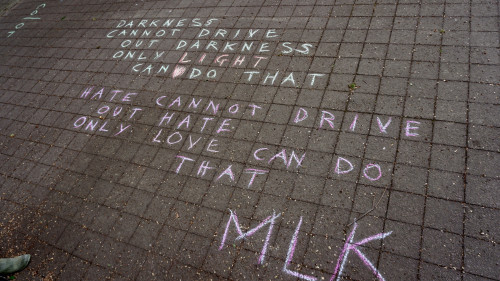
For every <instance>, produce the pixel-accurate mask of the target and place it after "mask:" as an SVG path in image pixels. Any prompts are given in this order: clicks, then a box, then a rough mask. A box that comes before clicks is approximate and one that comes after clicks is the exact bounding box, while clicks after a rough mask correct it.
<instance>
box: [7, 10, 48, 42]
mask: <svg viewBox="0 0 500 281" xmlns="http://www.w3.org/2000/svg"><path fill="white" fill-rule="evenodd" d="M45 6H46V4H45V3H43V4H40V5H38V6H37V7H36V8H35V10H33V11H32V12H31V13H30V16H28V17H24V18H23V20H39V19H40V18H39V17H36V15H37V14H38V10H39V9H43V8H45ZM23 27H24V22H20V23H18V24H16V26H14V28H15V30H11V31H8V32H7V33H8V35H7V37H11V36H12V35H13V34H14V33H16V31H17V30H19V29H21V28H23Z"/></svg>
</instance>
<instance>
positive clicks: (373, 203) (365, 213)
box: [347, 187, 387, 226]
mask: <svg viewBox="0 0 500 281" xmlns="http://www.w3.org/2000/svg"><path fill="white" fill-rule="evenodd" d="M386 191H387V187H386V188H384V192H382V195H380V198H379V199H378V201H377V204H375V197H373V202H372V207H371V209H369V210H368V211H366V212H364V213H363V214H362V215H361V216H360V217H359V219H356V218H355V219H354V221H353V222H351V223H350V224H348V225H347V226H351V225H352V224H353V223H355V222H357V221H359V220H361V219H362V218H364V217H365V216H366V215H368V214H369V213H371V212H372V211H373V210H375V209H376V208H377V207H378V205H379V204H380V201H382V198H383V197H384V195H385V192H386Z"/></svg>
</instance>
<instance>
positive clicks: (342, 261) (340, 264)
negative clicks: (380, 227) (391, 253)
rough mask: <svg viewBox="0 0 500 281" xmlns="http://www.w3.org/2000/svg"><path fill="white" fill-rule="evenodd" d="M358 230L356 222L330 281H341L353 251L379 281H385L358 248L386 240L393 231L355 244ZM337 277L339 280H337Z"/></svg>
mask: <svg viewBox="0 0 500 281" xmlns="http://www.w3.org/2000/svg"><path fill="white" fill-rule="evenodd" d="M357 228H358V224H357V223H356V222H355V223H354V226H353V228H352V231H351V233H350V234H349V237H347V239H346V241H345V244H344V248H343V249H342V252H341V253H340V256H339V258H338V260H337V265H336V266H335V271H334V273H333V275H332V278H330V281H333V280H337V281H338V280H340V277H341V275H342V272H343V271H344V265H345V263H346V261H347V258H348V256H349V253H350V252H351V251H354V252H355V253H356V254H357V255H358V256H359V258H360V259H361V260H362V261H363V263H364V264H365V265H366V266H367V267H368V268H370V270H371V271H372V272H373V274H374V275H375V276H376V277H377V278H378V279H379V280H382V281H384V280H385V279H384V277H382V274H380V272H379V271H378V270H377V268H376V267H375V266H374V265H373V263H371V262H370V261H369V260H368V258H367V257H366V256H365V255H364V254H363V253H362V252H361V250H359V249H358V246H362V245H364V244H366V243H368V242H370V241H373V240H380V239H384V238H385V237H387V236H389V235H391V233H392V231H390V232H386V233H379V234H376V235H373V236H370V237H368V238H365V239H363V240H361V241H359V242H353V240H354V234H355V233H356V229H357ZM335 277H336V278H337V279H335Z"/></svg>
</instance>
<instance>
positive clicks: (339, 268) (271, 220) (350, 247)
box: [219, 210, 392, 281]
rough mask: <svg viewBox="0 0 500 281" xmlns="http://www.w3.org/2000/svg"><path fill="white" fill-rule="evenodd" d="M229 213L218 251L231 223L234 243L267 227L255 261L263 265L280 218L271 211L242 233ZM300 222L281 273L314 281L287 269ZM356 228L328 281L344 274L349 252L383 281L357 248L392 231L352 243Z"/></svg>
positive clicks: (234, 214) (296, 239) (233, 214)
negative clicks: (274, 228) (234, 229)
mask: <svg viewBox="0 0 500 281" xmlns="http://www.w3.org/2000/svg"><path fill="white" fill-rule="evenodd" d="M229 213H230V215H229V219H228V221H227V223H226V227H225V230H224V234H223V235H222V239H221V243H220V245H219V251H222V250H223V249H224V245H225V243H226V240H227V237H228V233H229V228H230V226H231V223H232V224H234V226H235V228H236V232H237V233H238V235H239V236H237V237H236V238H235V241H238V240H241V239H245V238H249V237H251V236H252V235H253V234H255V233H256V232H257V231H258V230H260V229H261V228H263V227H264V226H266V225H269V228H268V230H267V234H266V238H265V240H264V245H263V246H262V249H261V252H260V255H259V258H258V260H257V264H263V262H264V259H265V256H266V253H267V249H268V247H269V240H270V237H271V235H272V232H273V226H274V224H275V223H276V219H277V218H279V217H280V214H278V215H276V212H275V211H273V214H272V215H270V216H268V217H267V218H265V219H264V220H263V221H262V222H261V223H260V224H258V225H257V226H256V227H254V228H252V229H250V230H249V231H247V232H243V230H242V226H241V225H240V223H239V222H238V216H237V215H236V212H234V211H232V210H229ZM302 221H303V219H302V217H300V218H299V221H298V223H297V226H296V227H295V231H294V232H293V234H292V237H291V239H290V243H289V245H288V251H287V254H286V257H285V262H284V264H283V269H282V271H283V272H284V273H285V274H287V275H292V276H294V277H297V278H299V279H303V280H307V281H315V280H317V279H318V278H317V277H314V276H311V275H306V274H302V273H300V272H297V271H293V270H290V269H289V266H290V264H291V262H292V260H293V255H294V253H295V249H296V247H297V244H298V240H299V232H300V228H301V226H302ZM357 228H358V224H357V223H356V222H354V226H353V229H352V230H351V232H350V233H349V235H348V236H347V238H346V241H345V243H344V247H343V248H342V251H341V252H340V255H339V257H338V259H337V263H336V266H335V270H334V273H333V275H332V276H331V278H330V281H334V280H337V281H338V280H340V278H341V276H342V273H343V272H344V267H345V264H346V262H347V259H348V257H349V254H350V252H351V251H353V252H354V253H356V255H357V256H358V257H359V258H360V259H361V260H362V261H363V264H364V265H365V266H366V267H368V269H369V270H370V271H371V272H372V273H373V274H374V275H375V276H376V277H377V279H378V280H381V281H385V279H384V277H383V276H382V274H381V273H380V272H379V271H378V269H377V268H376V267H375V266H374V265H373V263H372V262H371V261H370V260H368V258H367V257H366V256H365V255H364V254H363V252H361V250H360V249H359V248H358V246H363V245H364V244H367V243H369V242H371V241H374V240H381V239H384V238H386V237H387V236H389V235H391V233H392V231H390V232H385V233H378V234H375V235H372V236H369V237H367V238H365V239H362V240H360V241H359V242H353V241H354V235H355V233H356V229H357Z"/></svg>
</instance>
